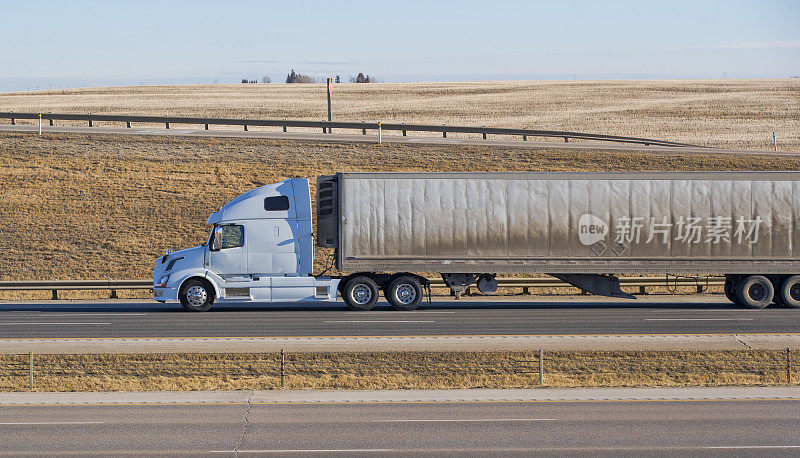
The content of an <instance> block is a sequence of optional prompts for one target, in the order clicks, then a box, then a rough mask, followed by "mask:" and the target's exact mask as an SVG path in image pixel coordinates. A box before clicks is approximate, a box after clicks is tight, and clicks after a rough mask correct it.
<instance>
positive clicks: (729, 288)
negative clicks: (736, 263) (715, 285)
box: [724, 277, 739, 304]
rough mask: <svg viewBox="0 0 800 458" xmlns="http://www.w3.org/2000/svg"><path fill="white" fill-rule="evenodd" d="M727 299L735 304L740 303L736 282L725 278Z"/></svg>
mask: <svg viewBox="0 0 800 458" xmlns="http://www.w3.org/2000/svg"><path fill="white" fill-rule="evenodd" d="M724 289H725V297H727V298H728V300H729V301H731V302H733V303H734V304H738V303H739V298H737V297H736V282H735V281H733V279H732V278H731V277H725V288H724Z"/></svg>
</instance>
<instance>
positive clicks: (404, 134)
mask: <svg viewBox="0 0 800 458" xmlns="http://www.w3.org/2000/svg"><path fill="white" fill-rule="evenodd" d="M405 136H406V130H405V129H403V137H405Z"/></svg>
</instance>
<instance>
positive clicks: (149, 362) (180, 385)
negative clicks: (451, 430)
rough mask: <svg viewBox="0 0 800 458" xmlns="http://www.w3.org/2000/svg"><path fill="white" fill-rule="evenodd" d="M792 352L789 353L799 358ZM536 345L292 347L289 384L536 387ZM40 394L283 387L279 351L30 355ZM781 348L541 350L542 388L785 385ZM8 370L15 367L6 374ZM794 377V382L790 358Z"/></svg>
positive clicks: (20, 375) (17, 364)
mask: <svg viewBox="0 0 800 458" xmlns="http://www.w3.org/2000/svg"><path fill="white" fill-rule="evenodd" d="M798 356H800V354H798V352H797V351H795V352H793V355H792V359H793V360H794V361H797V360H798ZM538 357H539V355H538V353H537V352H488V353H475V352H463V353H446V352H421V353H403V352H398V353H393V352H389V353H295V354H289V355H287V357H286V365H285V388H286V389H322V388H333V389H435V388H533V387H539V386H541V385H539V374H538V370H539V369H538V367H539V366H538ZM34 358H35V360H34V365H35V373H34V379H35V381H34V384H35V390H38V391H118V390H124V391H138V390H239V389H278V388H280V356H279V355H278V354H274V353H273V354H239V355H231V354H220V355H193V354H166V355H160V354H155V355H35V356H34ZM27 361H28V355H22V356H9V355H3V356H0V391H25V390H28V388H29V387H28V365H27ZM785 365H786V353H785V352H784V351H757V350H742V351H640V352H623V351H616V352H614V351H580V352H579V351H559V352H545V357H544V368H545V383H544V386H546V387H582V386H725V385H785V384H786V366H785ZM11 371H13V372H11ZM792 378H793V380H794V382H793V383H794V384H797V383H798V379H800V366H797V365H796V363H795V367H794V371H793V375H792Z"/></svg>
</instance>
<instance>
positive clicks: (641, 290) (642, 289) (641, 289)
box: [639, 286, 647, 295]
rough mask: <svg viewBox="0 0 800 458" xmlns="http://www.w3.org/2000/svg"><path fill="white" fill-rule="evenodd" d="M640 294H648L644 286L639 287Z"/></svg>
mask: <svg viewBox="0 0 800 458" xmlns="http://www.w3.org/2000/svg"><path fill="white" fill-rule="evenodd" d="M639 294H641V295H645V294H647V291H645V289H644V286H640V287H639Z"/></svg>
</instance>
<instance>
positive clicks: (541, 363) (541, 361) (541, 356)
mask: <svg viewBox="0 0 800 458" xmlns="http://www.w3.org/2000/svg"><path fill="white" fill-rule="evenodd" d="M539 386H544V350H539Z"/></svg>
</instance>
